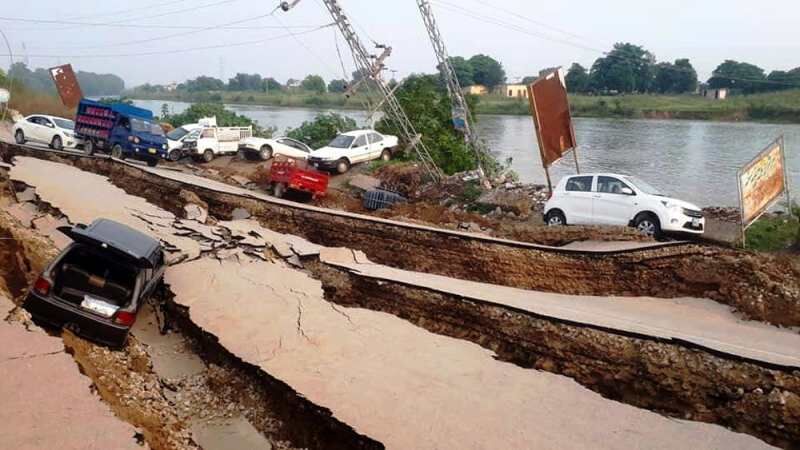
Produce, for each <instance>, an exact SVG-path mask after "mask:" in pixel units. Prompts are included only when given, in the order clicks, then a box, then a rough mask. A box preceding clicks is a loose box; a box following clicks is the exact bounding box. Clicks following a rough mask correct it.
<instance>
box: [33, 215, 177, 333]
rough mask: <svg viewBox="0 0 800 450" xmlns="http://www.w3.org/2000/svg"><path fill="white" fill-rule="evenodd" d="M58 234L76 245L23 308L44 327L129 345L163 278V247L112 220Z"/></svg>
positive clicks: (54, 265) (54, 264) (45, 273)
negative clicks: (146, 303) (138, 317)
mask: <svg viewBox="0 0 800 450" xmlns="http://www.w3.org/2000/svg"><path fill="white" fill-rule="evenodd" d="M59 231H61V232H62V233H64V234H66V235H67V236H69V237H70V238H71V239H72V240H73V242H72V243H71V244H70V245H69V246H67V248H65V249H64V250H63V251H62V252H61V253H60V254H59V255H58V256H57V257H56V258H55V260H53V261H52V262H51V263H50V264H49V265H48V266H47V268H45V270H44V271H43V272H42V274H41V275H40V276H39V278H38V279H37V280H36V282H35V283H34V285H33V287H32V288H31V289H30V292H29V294H28V297H27V298H26V300H25V303H24V305H23V306H24V308H25V309H26V310H27V311H28V312H30V313H31V315H32V316H33V317H34V318H35V319H38V320H40V321H41V322H45V323H49V324H50V325H53V326H56V327H58V328H67V329H70V330H72V331H73V332H75V333H76V334H79V335H81V336H84V337H86V338H89V339H93V340H95V341H97V342H100V343H103V344H106V345H109V346H113V347H120V346H122V345H124V344H125V341H126V339H127V337H128V333H129V331H130V329H131V327H132V326H133V324H134V322H135V321H136V314H137V312H138V311H139V308H140V307H141V306H142V304H143V303H144V301H145V300H146V299H147V298H148V297H149V296H151V295H152V294H153V293H154V292H155V290H156V288H157V287H158V286H159V284H160V283H161V280H162V278H163V275H164V268H165V265H164V254H163V250H162V248H161V244H160V243H159V241H157V240H156V239H153V238H152V237H150V236H147V235H145V234H143V233H140V232H139V231H136V230H133V229H131V228H129V227H127V226H125V225H122V224H120V223H117V222H114V221H111V220H108V219H98V220H95V221H94V222H93V223H92V224H91V225H89V226H85V225H76V226H75V227H61V228H59Z"/></svg>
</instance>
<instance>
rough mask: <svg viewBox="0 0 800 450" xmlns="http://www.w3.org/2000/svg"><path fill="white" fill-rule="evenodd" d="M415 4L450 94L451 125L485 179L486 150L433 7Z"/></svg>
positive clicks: (422, 1)
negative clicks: (476, 131)
mask: <svg viewBox="0 0 800 450" xmlns="http://www.w3.org/2000/svg"><path fill="white" fill-rule="evenodd" d="M417 6H418V7H419V11H420V13H421V14H422V21H423V22H424V23H425V28H426V29H427V30H428V36H429V37H430V38H431V44H433V51H434V53H436V59H437V60H438V61H439V71H440V72H441V74H442V78H443V79H444V80H445V82H446V84H447V92H448V93H449V94H450V100H451V101H452V111H453V125H454V126H455V127H456V129H457V130H459V131H461V132H462V133H463V134H464V141H465V142H466V143H467V145H468V146H469V147H471V148H472V150H473V151H474V152H475V161H476V163H477V166H478V172H479V173H480V176H481V179H482V180H484V181H485V176H486V175H485V172H484V170H483V160H484V153H485V152H486V151H487V150H486V149H484V148H483V146H482V145H481V143H480V142H479V141H478V136H477V134H476V133H475V130H474V129H473V127H472V123H471V122H472V116H471V114H470V111H469V105H468V104H467V99H466V98H465V97H464V92H463V91H462V89H461V83H460V82H459V81H458V76H457V75H456V71H455V69H454V68H453V65H452V64H451V63H450V55H449V54H448V53H447V47H445V45H444V39H442V34H441V32H440V31H439V26H438V25H437V24H436V19H435V18H434V16H433V9H432V8H431V4H430V3H429V2H428V0H417Z"/></svg>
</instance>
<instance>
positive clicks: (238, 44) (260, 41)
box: [0, 24, 333, 59]
mask: <svg viewBox="0 0 800 450" xmlns="http://www.w3.org/2000/svg"><path fill="white" fill-rule="evenodd" d="M331 26H333V24H327V25H321V26H319V27H317V28H314V29H312V30H307V31H301V32H299V33H294V34H295V35H298V36H299V35H304V34H310V33H314V32H316V31H319V30H322V29H325V28H328V27H331ZM289 37H292V34H283V35H277V36H272V37H270V38H267V39H257V40H251V41H241V42H232V43H228V44H218V45H207V46H203V47H192V48H183V49H175V50H165V51H152V52H140V53H117V54H105V55H58V54H52V55H49V54H32V55H28V56H29V57H31V58H72V59H91V58H127V57H136V56H154V55H171V54H176V53H188V52H193V51H198V50H213V49H220V48H231V47H242V46H247V45H258V44H266V43H269V42H272V41H276V40H279V39H285V38H289ZM0 56H9V55H7V54H0Z"/></svg>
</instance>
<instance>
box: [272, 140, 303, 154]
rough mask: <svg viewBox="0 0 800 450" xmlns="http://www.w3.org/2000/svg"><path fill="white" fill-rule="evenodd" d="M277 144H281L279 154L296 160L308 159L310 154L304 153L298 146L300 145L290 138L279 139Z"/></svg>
mask: <svg viewBox="0 0 800 450" xmlns="http://www.w3.org/2000/svg"><path fill="white" fill-rule="evenodd" d="M276 142H277V143H278V144H280V150H279V153H281V154H283V155H286V156H289V157H291V158H295V159H306V158H308V153H307V152H304V151H302V150H301V149H300V148H299V146H298V145H297V144H298V143H297V142H295V141H294V140H292V139H289V138H281V139H278V140H277V141H276Z"/></svg>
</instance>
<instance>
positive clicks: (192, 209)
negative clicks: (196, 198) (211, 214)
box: [183, 203, 208, 223]
mask: <svg viewBox="0 0 800 450" xmlns="http://www.w3.org/2000/svg"><path fill="white" fill-rule="evenodd" d="M183 217H185V218H186V219H188V220H194V221H197V222H200V223H206V220H208V210H206V209H204V208H203V207H201V206H199V205H195V204H194V203H189V204H187V205H184V207H183Z"/></svg>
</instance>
